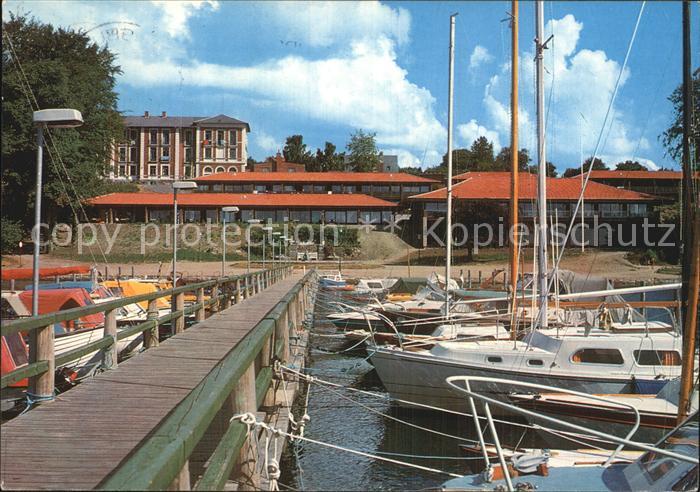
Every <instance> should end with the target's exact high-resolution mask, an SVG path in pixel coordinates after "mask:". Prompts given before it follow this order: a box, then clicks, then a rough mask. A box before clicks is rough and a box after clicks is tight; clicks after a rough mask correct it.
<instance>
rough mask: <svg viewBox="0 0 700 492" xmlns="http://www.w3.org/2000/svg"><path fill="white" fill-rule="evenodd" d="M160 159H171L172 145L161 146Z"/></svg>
mask: <svg viewBox="0 0 700 492" xmlns="http://www.w3.org/2000/svg"><path fill="white" fill-rule="evenodd" d="M160 160H161V161H165V162H167V161H169V160H170V147H161V149H160Z"/></svg>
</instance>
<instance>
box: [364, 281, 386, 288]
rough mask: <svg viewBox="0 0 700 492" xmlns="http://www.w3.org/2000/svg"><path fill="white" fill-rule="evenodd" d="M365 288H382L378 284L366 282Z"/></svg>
mask: <svg viewBox="0 0 700 492" xmlns="http://www.w3.org/2000/svg"><path fill="white" fill-rule="evenodd" d="M367 287H369V288H370V289H383V288H384V286H382V284H381V283H380V282H367Z"/></svg>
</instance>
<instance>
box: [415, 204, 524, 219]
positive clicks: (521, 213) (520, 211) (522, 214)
mask: <svg viewBox="0 0 700 492" xmlns="http://www.w3.org/2000/svg"><path fill="white" fill-rule="evenodd" d="M443 205H444V204H443ZM425 209H426V210H428V207H426V208H425ZM444 210H445V209H444V208H443V209H442V210H441V211H444ZM518 210H519V214H520V215H521V216H522V217H534V216H535V204H534V203H532V202H525V203H521V204H520V205H518Z"/></svg>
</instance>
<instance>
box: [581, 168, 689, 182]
mask: <svg viewBox="0 0 700 492" xmlns="http://www.w3.org/2000/svg"><path fill="white" fill-rule="evenodd" d="M577 176H579V178H580V176H581V175H580V174H577ZM615 178H618V179H677V180H681V179H683V173H682V172H681V171H614V170H613V171H605V170H596V169H594V170H593V171H591V179H615Z"/></svg>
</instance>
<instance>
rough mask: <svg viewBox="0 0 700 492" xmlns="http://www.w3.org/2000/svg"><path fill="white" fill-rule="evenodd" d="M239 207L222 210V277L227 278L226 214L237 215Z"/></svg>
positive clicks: (223, 208)
mask: <svg viewBox="0 0 700 492" xmlns="http://www.w3.org/2000/svg"><path fill="white" fill-rule="evenodd" d="M238 210H239V209H238V207H222V208H221V247H222V248H221V276H222V277H225V276H226V214H235V213H236V212H238Z"/></svg>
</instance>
